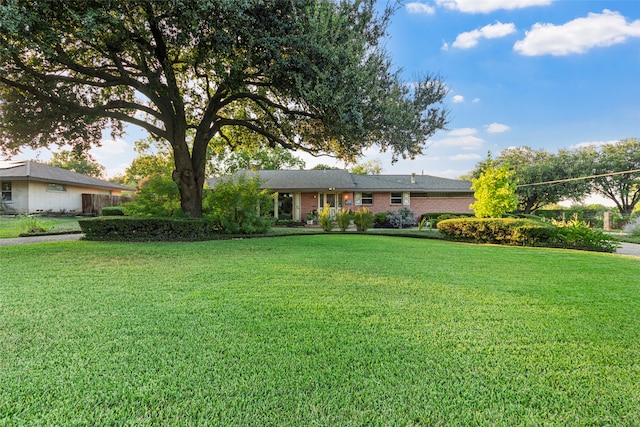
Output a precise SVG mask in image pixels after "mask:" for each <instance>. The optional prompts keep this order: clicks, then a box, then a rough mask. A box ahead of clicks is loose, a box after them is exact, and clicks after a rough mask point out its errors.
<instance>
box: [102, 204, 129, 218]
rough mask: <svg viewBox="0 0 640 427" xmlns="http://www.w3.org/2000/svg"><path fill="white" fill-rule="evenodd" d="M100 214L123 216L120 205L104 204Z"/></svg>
mask: <svg viewBox="0 0 640 427" xmlns="http://www.w3.org/2000/svg"><path fill="white" fill-rule="evenodd" d="M102 216H124V210H123V209H122V207H121V206H105V207H104V208H102Z"/></svg>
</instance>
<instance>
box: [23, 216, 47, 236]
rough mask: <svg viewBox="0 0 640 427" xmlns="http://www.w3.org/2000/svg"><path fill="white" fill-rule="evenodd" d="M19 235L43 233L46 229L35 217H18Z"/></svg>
mask: <svg viewBox="0 0 640 427" xmlns="http://www.w3.org/2000/svg"><path fill="white" fill-rule="evenodd" d="M20 230H21V231H22V233H21V235H29V234H39V233H45V232H46V231H47V228H46V227H45V226H44V225H43V224H42V223H41V222H40V220H39V219H38V217H37V216H33V215H20Z"/></svg>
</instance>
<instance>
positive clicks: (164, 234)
mask: <svg viewBox="0 0 640 427" xmlns="http://www.w3.org/2000/svg"><path fill="white" fill-rule="evenodd" d="M78 223H79V224H80V228H81V229H82V232H83V233H84V235H85V239H86V240H99V241H123V242H148V241H165V242H179V241H200V240H211V239H215V238H220V232H219V230H218V229H217V228H216V227H215V225H214V224H213V222H212V221H211V220H208V219H204V218H195V219H192V218H153V217H126V216H125V217H119V216H115V217H98V218H87V219H80V220H78Z"/></svg>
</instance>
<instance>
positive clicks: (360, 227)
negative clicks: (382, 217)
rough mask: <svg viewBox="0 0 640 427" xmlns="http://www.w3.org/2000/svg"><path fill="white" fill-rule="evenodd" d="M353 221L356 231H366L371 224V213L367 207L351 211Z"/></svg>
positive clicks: (372, 220)
mask: <svg viewBox="0 0 640 427" xmlns="http://www.w3.org/2000/svg"><path fill="white" fill-rule="evenodd" d="M353 223H354V224H355V225H356V231H362V232H364V231H367V230H368V229H369V228H371V227H372V226H373V223H374V216H373V213H372V212H371V210H369V209H367V208H362V209H358V210H357V211H355V212H354V213H353Z"/></svg>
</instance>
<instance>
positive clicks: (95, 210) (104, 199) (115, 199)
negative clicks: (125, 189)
mask: <svg viewBox="0 0 640 427" xmlns="http://www.w3.org/2000/svg"><path fill="white" fill-rule="evenodd" d="M131 200H132V198H131V197H126V196H108V195H106V194H83V195H82V213H83V214H86V215H96V216H100V215H102V208H104V207H107V206H120V205H121V204H122V203H125V202H130V201H131Z"/></svg>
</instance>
